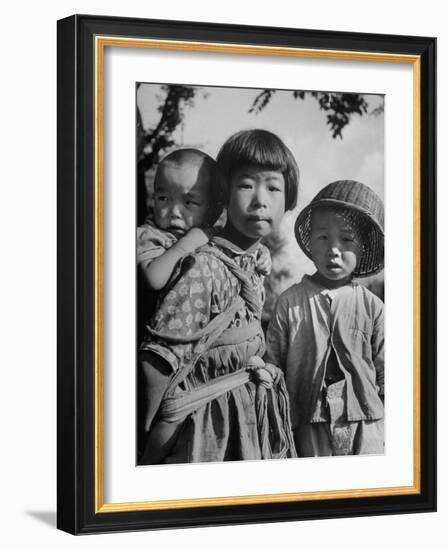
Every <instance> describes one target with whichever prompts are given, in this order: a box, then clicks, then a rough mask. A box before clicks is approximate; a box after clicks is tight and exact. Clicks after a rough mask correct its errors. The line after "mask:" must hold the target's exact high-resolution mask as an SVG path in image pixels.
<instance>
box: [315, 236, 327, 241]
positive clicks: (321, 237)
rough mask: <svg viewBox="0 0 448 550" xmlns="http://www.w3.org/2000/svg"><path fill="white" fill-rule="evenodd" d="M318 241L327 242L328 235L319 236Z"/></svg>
mask: <svg viewBox="0 0 448 550" xmlns="http://www.w3.org/2000/svg"><path fill="white" fill-rule="evenodd" d="M316 239H317V240H318V241H326V240H327V236H326V235H317V237H316Z"/></svg>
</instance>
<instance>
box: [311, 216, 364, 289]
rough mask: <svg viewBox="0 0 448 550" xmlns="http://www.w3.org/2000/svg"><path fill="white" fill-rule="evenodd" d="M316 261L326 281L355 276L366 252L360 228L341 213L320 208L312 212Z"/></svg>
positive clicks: (312, 243) (313, 244)
mask: <svg viewBox="0 0 448 550" xmlns="http://www.w3.org/2000/svg"><path fill="white" fill-rule="evenodd" d="M310 251H311V257H312V260H313V262H314V264H315V266H316V268H317V271H318V272H319V274H320V275H321V276H322V277H323V278H324V279H326V280H328V281H331V282H333V283H334V282H337V283H339V284H344V283H346V282H348V281H349V280H350V278H351V275H352V273H353V271H354V270H355V268H356V265H357V262H358V259H359V258H360V256H361V252H362V243H361V241H360V238H359V236H358V232H357V231H356V228H354V227H353V226H352V225H351V224H350V223H349V222H348V221H346V220H345V219H344V218H343V217H342V215H341V214H340V213H337V212H335V211H334V210H331V209H329V208H328V209H327V208H320V209H319V208H318V209H316V210H314V211H313V213H312V215H311V243H310Z"/></svg>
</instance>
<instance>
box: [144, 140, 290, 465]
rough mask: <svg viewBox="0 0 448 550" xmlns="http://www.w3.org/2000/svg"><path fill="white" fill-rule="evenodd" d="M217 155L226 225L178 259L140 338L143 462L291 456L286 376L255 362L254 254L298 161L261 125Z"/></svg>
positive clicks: (258, 337)
mask: <svg viewBox="0 0 448 550" xmlns="http://www.w3.org/2000/svg"><path fill="white" fill-rule="evenodd" d="M217 161H218V166H219V167H220V169H221V171H222V173H223V175H224V179H225V190H226V194H227V197H226V199H227V200H226V203H227V214H228V216H227V217H228V221H227V224H226V226H225V228H224V229H223V230H222V231H221V233H220V234H219V235H217V236H215V237H213V238H212V240H211V242H210V244H209V245H206V246H205V247H203V248H201V249H200V250H199V251H198V252H197V253H196V254H194V255H189V256H186V257H185V258H184V259H183V260H182V261H181V263H180V264H179V266H178V269H177V273H175V274H174V276H173V279H172V280H171V281H170V282H169V283H168V285H167V287H166V288H165V291H166V292H165V294H164V296H163V298H162V300H161V302H160V305H159V308H158V311H157V313H156V315H155V316H154V317H153V319H152V320H151V322H150V323H149V325H148V327H147V334H146V337H145V339H144V342H143V344H142V346H141V356H140V358H141V368H142V372H143V374H144V377H145V381H146V397H147V401H146V403H147V407H146V414H145V429H146V433H147V441H146V445H145V449H144V452H143V454H142V456H141V459H140V463H142V464H151V463H175V462H176V463H182V462H204V461H222V460H245V459H259V458H283V457H290V456H295V450H294V444H293V441H292V433H291V431H290V426H289V404H288V399H287V395H286V391H285V388H284V382H283V378H282V375H281V373H280V372H279V371H276V370H275V369H271V371H269V372H268V371H267V370H264V369H262V368H261V367H262V366H263V365H264V363H263V361H262V360H261V357H262V356H263V353H264V349H265V348H264V337H263V332H262V330H261V324H260V319H261V310H262V306H263V301H264V295H263V277H262V276H260V275H259V274H258V273H257V271H256V262H257V254H258V251H259V248H260V240H261V239H262V238H263V237H264V236H266V235H268V234H269V233H270V232H271V231H272V230H273V228H275V227H276V226H277V224H278V223H279V222H280V219H281V217H282V216H283V214H284V212H285V209H291V208H293V207H294V206H295V204H296V200H297V189H298V168H297V165H296V162H295V160H294V158H293V156H292V154H291V152H290V151H289V150H288V149H287V147H286V146H285V145H284V143H283V142H282V141H281V140H280V139H279V138H278V137H277V136H276V135H274V134H272V133H270V132H267V131H264V130H250V131H244V132H239V133H237V134H235V135H233V136H232V137H230V138H229V139H228V140H227V142H226V143H225V144H224V145H223V147H222V148H221V151H220V152H219V155H218V159H217Z"/></svg>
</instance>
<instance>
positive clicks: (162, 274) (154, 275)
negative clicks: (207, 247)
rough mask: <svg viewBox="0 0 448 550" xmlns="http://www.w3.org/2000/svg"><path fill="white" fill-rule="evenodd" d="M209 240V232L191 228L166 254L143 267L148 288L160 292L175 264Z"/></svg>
mask: <svg viewBox="0 0 448 550" xmlns="http://www.w3.org/2000/svg"><path fill="white" fill-rule="evenodd" d="M209 239H210V232H209V230H203V229H200V228H199V227H192V228H191V229H190V230H189V231H188V233H187V234H186V235H184V236H183V237H182V238H181V239H179V240H178V241H177V242H176V243H175V244H174V245H173V246H172V247H171V248H169V249H168V250H167V251H166V252H164V253H163V254H161V255H160V256H158V257H157V258H155V259H153V260H152V261H150V262H148V263H147V264H146V265H144V266H143V271H144V274H145V278H146V281H147V282H148V284H149V286H150V287H151V288H152V289H153V290H161V289H162V288H163V287H164V286H165V285H166V284H167V282H168V281H169V280H170V277H171V275H172V274H173V271H174V268H175V266H176V264H177V262H178V261H179V260H180V259H181V258H183V257H184V256H186V255H187V254H191V253H192V252H195V251H196V250H197V249H198V248H199V247H201V246H203V245H204V244H207V243H208V241H209Z"/></svg>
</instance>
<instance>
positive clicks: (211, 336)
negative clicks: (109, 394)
mask: <svg viewBox="0 0 448 550" xmlns="http://www.w3.org/2000/svg"><path fill="white" fill-rule="evenodd" d="M201 251H202V252H206V253H208V254H211V255H213V256H215V257H216V258H218V259H219V260H221V261H222V262H223V263H224V264H225V265H226V266H227V267H228V269H229V271H230V272H231V273H232V274H233V275H235V277H236V278H237V279H238V280H239V281H240V283H241V288H240V296H237V297H236V298H235V300H234V301H233V302H232V303H231V305H230V306H229V307H228V308H227V309H226V310H225V311H223V312H222V313H220V314H219V315H217V316H216V317H215V318H213V319H212V320H211V321H210V322H209V323H208V325H206V326H205V327H203V328H202V329H200V330H198V331H196V332H195V333H193V334H190V335H188V336H177V335H172V334H169V333H163V332H158V331H155V330H153V329H151V327H147V330H148V332H149V333H150V334H151V335H152V336H154V337H155V338H160V339H162V340H165V341H166V342H171V343H172V344H186V343H191V342H196V344H195V345H194V347H193V350H192V353H191V356H190V358H189V360H187V361H186V362H185V363H184V364H183V365H182V368H181V369H179V370H178V371H177V372H175V373H174V375H173V376H172V377H171V380H170V383H169V384H168V387H167V389H166V392H165V397H167V396H169V395H170V394H172V393H173V392H174V390H175V389H176V388H177V387H178V386H179V384H181V383H182V382H183V381H184V380H185V379H186V378H187V376H188V375H189V374H190V372H191V371H192V370H193V368H194V366H195V364H196V362H197V360H198V359H199V357H200V356H201V355H202V354H203V353H205V352H206V351H207V350H209V349H210V348H211V347H213V344H214V343H215V341H216V340H217V339H218V338H219V337H220V336H221V335H223V333H224V331H226V329H227V328H228V326H229V325H230V323H231V322H232V320H233V319H234V317H235V314H236V313H237V312H238V311H239V310H240V309H242V308H243V307H244V305H246V306H247V307H248V309H249V310H250V311H251V312H252V313H254V315H255V316H256V317H259V316H260V315H261V310H262V307H263V304H262V302H261V300H260V298H259V296H258V294H257V293H256V292H255V291H254V289H253V283H252V281H251V280H250V277H249V276H248V275H247V273H245V272H244V271H243V270H242V269H241V268H240V267H239V265H238V264H237V263H236V262H234V261H233V260H232V259H231V258H229V256H227V255H226V254H224V252H222V251H221V250H219V249H218V248H216V247H214V246H209V245H206V246H204V247H202V248H201ZM257 325H258V332H261V327H260V325H259V324H258V323H257ZM232 330H238V331H242V330H244V329H241V328H238V329H232ZM226 332H227V331H226ZM241 336H243V333H242V334H241ZM254 336H255V335H254ZM227 337H230V334H227ZM246 338H248V336H246ZM241 341H243V340H238V339H237V340H236V342H235V343H239V342H241ZM220 345H223V344H220Z"/></svg>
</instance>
